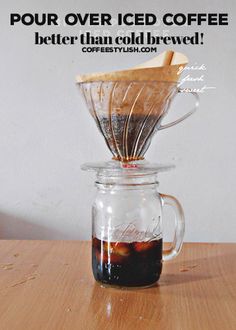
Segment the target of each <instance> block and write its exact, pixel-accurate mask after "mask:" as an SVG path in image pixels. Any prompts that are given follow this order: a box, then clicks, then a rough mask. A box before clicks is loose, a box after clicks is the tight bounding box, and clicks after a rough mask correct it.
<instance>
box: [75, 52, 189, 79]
mask: <svg viewBox="0 0 236 330" xmlns="http://www.w3.org/2000/svg"><path fill="white" fill-rule="evenodd" d="M187 63H188V59H187V57H186V56H185V55H183V54H181V53H178V52H174V51H171V50H169V51H165V52H164V53H162V54H160V55H158V56H156V57H155V58H153V59H151V60H149V61H147V62H145V63H142V64H140V65H137V66H135V67H134V68H132V69H129V70H121V71H113V72H107V73H92V74H84V75H78V76H77V77H76V80H77V82H79V83H81V82H92V81H167V82H168V81H169V82H177V81H178V79H179V75H178V71H179V68H180V67H181V66H182V67H184V66H185V65H186V64H187Z"/></svg>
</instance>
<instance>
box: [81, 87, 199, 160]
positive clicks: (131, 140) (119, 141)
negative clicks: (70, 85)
mask: <svg viewBox="0 0 236 330" xmlns="http://www.w3.org/2000/svg"><path fill="white" fill-rule="evenodd" d="M79 87H80V90H81V92H82V94H83V96H84V98H85V101H86V104H87V107H88V109H89V112H90V114H91V115H92V117H93V118H94V120H95V121H96V124H97V127H98V129H99V131H100V132H101V133H102V135H103V137H104V138H105V141H106V144H107V146H108V148H109V149H110V151H111V152H112V154H113V159H115V160H119V161H121V162H130V161H136V160H141V159H143V158H144V155H145V153H146V151H147V149H148V147H149V145H150V143H151V140H152V137H153V136H154V134H155V133H156V132H157V131H159V130H162V129H165V128H168V127H171V126H174V125H176V124H178V123H180V122H181V121H183V120H184V119H186V118H187V117H189V116H190V115H191V114H193V112H195V110H196V109H197V107H198V104H199V102H198V95H197V94H196V93H194V92H192V93H191V94H192V95H193V96H194V97H195V99H196V102H195V106H194V107H193V109H192V110H191V111H189V112H188V113H187V114H185V115H183V116H182V117H181V118H179V119H177V120H175V121H173V122H171V123H168V124H165V125H162V124H161V123H162V120H163V118H164V117H165V116H166V114H167V112H168V110H169V107H170V104H171V102H172V100H173V98H174V97H175V96H176V94H177V93H181V92H182V91H181V89H179V88H178V87H177V83H176V82H172V81H169V82H168V81H165V82H161V81H93V82H82V83H79ZM182 93H183V92H182Z"/></svg>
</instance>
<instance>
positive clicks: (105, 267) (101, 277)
mask: <svg viewBox="0 0 236 330" xmlns="http://www.w3.org/2000/svg"><path fill="white" fill-rule="evenodd" d="M92 263H93V275H94V277H95V280H97V281H100V282H103V283H106V284H113V285H121V286H146V285H151V284H153V283H155V282H157V281H158V280H159V277H160V274H161V270H162V239H158V240H154V241H150V242H132V243H125V242H107V241H101V240H99V239H97V238H95V237H94V238H93V241H92Z"/></svg>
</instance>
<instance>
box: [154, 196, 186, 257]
mask: <svg viewBox="0 0 236 330" xmlns="http://www.w3.org/2000/svg"><path fill="white" fill-rule="evenodd" d="M160 197H161V203H162V206H163V207H164V206H165V205H170V206H171V207H172V209H173V210H174V213H175V233H174V240H173V242H172V244H171V247H170V248H169V249H168V250H163V260H164V261H166V260H170V259H172V258H174V257H176V256H177V255H178V253H179V252H180V250H181V247H182V243H183V238H184V228H185V225H184V212H183V209H182V206H181V204H180V203H179V201H178V200H177V199H176V198H175V197H173V196H169V195H164V194H160Z"/></svg>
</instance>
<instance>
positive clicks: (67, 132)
mask: <svg viewBox="0 0 236 330" xmlns="http://www.w3.org/2000/svg"><path fill="white" fill-rule="evenodd" d="M104 11H105V12H110V13H112V14H116V13H117V12H155V13H157V14H160V16H161V15H162V14H164V13H165V12H167V11H170V12H173V13H175V12H185V13H186V12H228V13H229V14H230V26H229V27H207V26H205V27H203V28H201V27H199V28H196V27H192V28H191V27H189V28H185V27H182V28H178V29H177V28H175V29H170V33H171V32H172V33H174V34H177V33H180V34H185V33H191V32H195V30H198V31H200V32H205V44H204V45H202V46H200V45H199V46H182V47H174V49H176V50H178V51H182V52H184V53H186V54H187V56H188V57H189V58H190V60H191V63H190V64H195V63H198V64H201V63H204V64H205V65H206V66H207V68H208V70H207V72H206V84H207V85H208V86H216V90H212V91H208V92H206V93H205V94H203V95H201V107H200V109H199V111H198V113H196V114H195V115H194V116H193V117H191V118H190V119H188V120H187V121H185V122H184V123H182V124H180V125H179V126H176V127H174V128H171V129H169V130H166V131H162V132H160V133H158V136H156V137H155V139H154V140H153V143H152V146H151V147H150V149H149V151H148V153H147V158H148V159H149V160H151V161H153V162H173V163H175V164H176V166H177V168H176V170H174V171H172V172H169V173H166V174H161V176H160V190H161V191H162V192H165V193H170V194H173V195H175V196H177V197H178V198H179V200H180V201H181V202H182V204H183V207H184V209H185V215H186V222H187V223H186V236H185V241H215V242H223V241H235V237H236V227H235V223H236V166H235V163H236V146H235V123H236V111H235V96H236V93H235V73H236V72H235V67H236V65H235V58H236V56H235V55H236V48H235V25H234V26H233V18H234V16H235V14H236V12H235V1H234V0H232V1H230V0H225V1H219V0H217V1H210V0H207V1H203V0H199V1H187V0H181V1H175V0H172V1H154V0H152V1H151V0H146V1H145V2H144V1H114V0H110V1H106V0H99V1H93V0H87V1H85V0H81V1H74V0H64V1H55V0H51V1H45V0H44V1H30V0H22V1H17V0H9V1H3V0H1V1H0V36H1V38H0V44H1V46H0V47H1V48H0V74H1V78H0V157H1V158H0V159H1V163H0V238H20V239H21V238H27V239H29V238H32V239H36V238H39V239H88V238H89V237H90V226H91V224H90V222H91V221H90V206H91V202H92V199H93V194H94V188H93V180H94V177H93V175H91V174H88V173H84V172H82V171H81V170H80V166H81V164H82V163H84V162H88V161H97V160H107V159H109V158H110V154H109V151H108V150H107V148H106V146H105V143H104V141H103V139H102V137H101V136H100V135H99V133H98V131H97V129H96V127H95V124H94V122H93V121H92V119H91V118H90V116H89V114H88V112H87V110H86V108H85V105H84V103H83V102H82V99H81V97H80V95H79V92H78V90H77V88H76V86H75V80H74V78H75V75H76V74H77V73H82V72H84V73H85V72H93V71H102V70H113V69H115V68H116V69H121V68H124V67H129V66H133V65H134V64H138V63H141V62H142V61H145V60H147V59H149V58H150V57H152V55H150V54H144V53H139V54H138V53H134V54H127V53H121V54H109V53H107V54H106V53H98V54H90V55H87V54H83V53H82V52H81V51H80V48H79V46H40V47H39V46H38V47H37V46H34V45H33V38H34V32H35V31H39V32H41V33H42V34H45V35H47V34H50V33H55V32H56V33H62V34H65V35H68V34H69V35H70V34H71V35H76V32H77V29H79V27H73V28H69V27H63V26H60V27H51V28H50V27H35V26H33V27H26V26H23V25H20V24H19V25H16V26H15V27H10V25H9V14H10V13H11V12H20V13H24V12H33V13H34V12H56V13H58V14H59V15H60V16H62V17H63V16H64V15H65V14H66V13H69V12H81V13H85V12H104ZM115 29H116V28H114V31H115ZM159 50H160V52H161V51H163V50H165V47H159ZM180 104H183V103H180V101H179V102H178V104H176V105H177V106H176V107H175V111H174V108H173V112H172V115H171V114H170V117H169V118H170V119H173V118H174V117H175V116H176V114H178V113H180V111H182V110H183V111H184V109H182V105H181V106H180ZM178 111H179V112H178ZM94 146H96V147H94ZM167 227H168V228H169V226H167Z"/></svg>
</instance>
